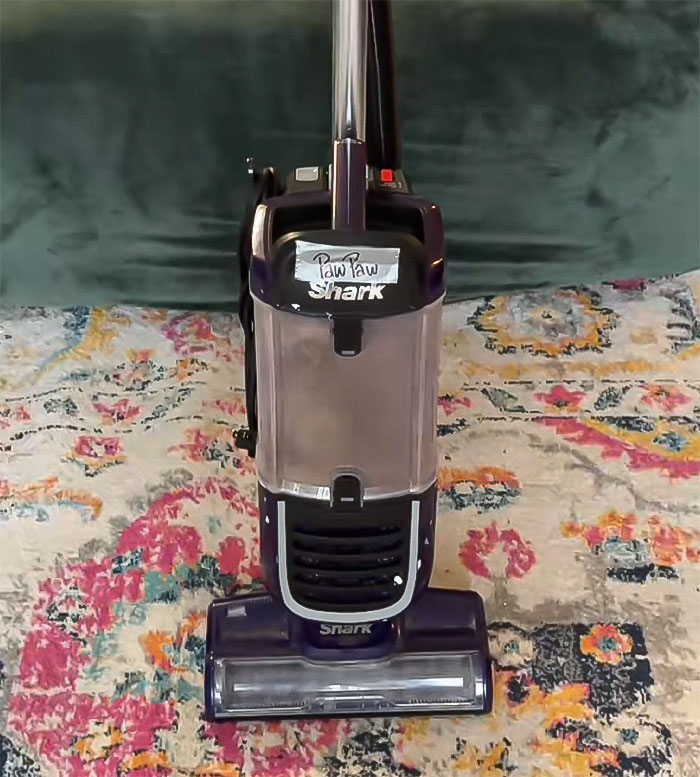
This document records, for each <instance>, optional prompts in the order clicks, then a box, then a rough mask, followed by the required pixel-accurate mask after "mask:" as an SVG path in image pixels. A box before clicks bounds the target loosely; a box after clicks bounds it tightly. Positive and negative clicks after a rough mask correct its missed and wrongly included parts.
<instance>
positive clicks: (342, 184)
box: [331, 0, 368, 231]
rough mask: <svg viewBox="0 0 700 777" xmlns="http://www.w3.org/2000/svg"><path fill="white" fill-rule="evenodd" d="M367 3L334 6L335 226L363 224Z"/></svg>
mask: <svg viewBox="0 0 700 777" xmlns="http://www.w3.org/2000/svg"><path fill="white" fill-rule="evenodd" d="M367 2H368V0H336V2H335V3H334V5H333V140H334V142H333V182H332V189H331V201H332V221H333V229H343V230H347V229H352V230H356V231H358V230H359V231H362V230H364V229H365V200H366V189H367V149H366V146H365V115H366V104H367V16H368V8H367Z"/></svg>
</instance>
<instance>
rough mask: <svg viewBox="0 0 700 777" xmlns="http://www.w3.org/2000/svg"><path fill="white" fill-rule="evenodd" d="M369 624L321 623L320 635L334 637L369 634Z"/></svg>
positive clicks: (370, 628)
mask: <svg viewBox="0 0 700 777" xmlns="http://www.w3.org/2000/svg"><path fill="white" fill-rule="evenodd" d="M371 633H372V624H371V623H356V624H354V625H352V624H349V623H322V624H321V634H325V635H331V634H332V635H335V634H371Z"/></svg>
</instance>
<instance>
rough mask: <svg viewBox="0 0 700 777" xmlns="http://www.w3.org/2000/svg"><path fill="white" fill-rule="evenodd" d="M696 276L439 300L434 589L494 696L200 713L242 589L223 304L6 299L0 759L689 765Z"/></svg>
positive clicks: (582, 771)
mask: <svg viewBox="0 0 700 777" xmlns="http://www.w3.org/2000/svg"><path fill="white" fill-rule="evenodd" d="M699 299H700V274H695V275H690V276H685V277H680V278H666V279H660V280H657V281H632V282H629V281H628V282H624V283H617V284H607V285H602V286H599V287H596V288H588V287H576V288H568V289H559V290H552V291H536V292H529V293H524V294H519V295H513V296H510V297H495V298H489V299H484V300H477V301H474V302H470V303H460V304H458V305H453V306H450V307H449V308H447V309H446V312H445V327H444V347H443V359H442V376H441V396H440V408H439V434H440V450H441V470H440V480H439V491H440V496H439V499H440V515H439V521H438V548H437V557H436V564H435V572H434V578H433V581H434V583H435V584H436V585H440V586H448V587H457V588H467V587H470V588H475V589H476V590H478V591H479V592H480V593H481V594H482V595H483V596H484V598H485V600H486V607H487V613H488V616H489V620H490V641H491V649H492V652H493V656H494V659H495V663H496V692H495V708H494V712H493V714H492V715H490V716H487V717H483V718H409V719H403V720H399V719H397V720H368V721H353V722H349V721H309V722H304V723H284V724H266V725H263V724H253V725H240V726H234V725H230V724H218V725H210V724H207V723H204V722H203V721H202V720H201V717H200V716H201V711H202V666H203V660H204V648H205V643H204V625H205V622H204V618H205V611H206V606H207V604H208V602H209V601H210V600H211V599H212V597H215V596H220V595H222V594H225V593H226V592H228V591H232V590H234V589H236V588H241V587H242V588H249V587H251V586H253V587H254V586H257V585H259V581H260V574H261V573H260V567H259V559H258V548H257V506H256V481H255V468H254V464H253V462H251V461H250V460H249V459H247V458H246V457H245V455H243V454H242V453H241V452H240V451H238V450H237V449H236V448H235V447H234V446H233V440H232V433H233V430H234V429H235V428H237V427H238V426H239V425H241V424H243V423H244V420H245V410H244V394H243V391H242V388H243V368H242V355H243V352H242V340H241V337H240V333H239V329H238V326H237V323H236V319H235V317H234V316H233V315H228V314H223V313H218V314H217V313H207V314H198V313H181V312H170V311H158V310H143V309H129V308H124V309H116V308H113V309H86V308H74V309H71V310H68V311H57V310H48V309H18V310H6V311H4V312H2V314H0V775H2V777H56V776H58V777H267V776H268V775H269V777H346V776H347V777H366V776H367V777H368V776H369V775H372V776H373V777H441V776H443V775H463V776H464V777H508V776H509V775H513V777H521V776H522V777H555V776H558V775H570V776H571V777H656V776H657V775H658V776H661V777H696V775H697V774H700V703H699V702H698V698H700V695H699V694H700V624H699V623H698V617H697V613H698V612H699V611H700V607H699V605H700V498H699V495H700V313H699V311H698V308H699Z"/></svg>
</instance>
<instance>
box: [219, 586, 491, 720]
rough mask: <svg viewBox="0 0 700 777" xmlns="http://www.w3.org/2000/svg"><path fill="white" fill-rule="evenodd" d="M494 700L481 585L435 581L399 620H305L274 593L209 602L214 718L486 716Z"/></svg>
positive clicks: (397, 618) (398, 617) (396, 618)
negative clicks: (450, 587)
mask: <svg viewBox="0 0 700 777" xmlns="http://www.w3.org/2000/svg"><path fill="white" fill-rule="evenodd" d="M492 698H493V679H492V670H491V662H490V660H489V655H488V640H487V631H486V622H485V617H484V606H483V602H482V600H481V598H480V597H479V595H478V594H476V593H474V592H473V591H447V590H441V589H428V590H427V591H426V592H425V593H424V594H423V595H422V596H421V597H420V598H419V599H418V601H416V602H415V603H414V604H413V605H412V606H411V607H410V608H409V609H408V610H406V611H404V612H403V613H401V614H400V615H398V616H396V617H395V618H393V619H391V620H383V621H375V622H373V623H364V624H358V623H353V624H338V623H332V624H331V623H321V622H318V621H308V620H303V619H300V618H298V617H297V616H295V615H293V614H291V613H290V612H289V611H288V610H287V609H286V608H285V607H284V606H283V605H282V604H280V603H279V602H278V601H277V600H275V599H273V598H272V597H271V596H268V595H265V594H263V595H260V594H250V595H242V596H236V597H233V598H231V599H222V600H218V601H216V602H213V603H212V604H211V606H210V608H209V613H208V623H207V656H206V667H205V716H206V718H207V719H208V720H211V721H220V720H226V719H236V720H261V719H264V718H273V719H279V718H302V717H344V718H345V717H358V716H359V717H375V716H380V715H390V716H398V715H418V714H424V715H464V714H470V713H471V714H483V713H488V712H490V711H491V705H492Z"/></svg>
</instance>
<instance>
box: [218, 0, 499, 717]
mask: <svg viewBox="0 0 700 777" xmlns="http://www.w3.org/2000/svg"><path fill="white" fill-rule="evenodd" d="M333 13H334V25H333V26H334V31H333V52H334V132H335V140H334V143H333V157H332V164H331V165H330V166H329V167H326V166H322V165H317V166H311V167H300V168H297V169H296V170H295V171H294V173H293V174H292V175H290V176H289V178H288V180H287V181H286V183H285V185H282V183H281V182H280V181H279V180H278V179H277V177H276V175H275V173H274V171H273V170H272V169H270V168H267V169H265V170H262V171H259V172H258V171H256V170H254V169H251V170H250V171H249V172H250V174H251V177H252V180H253V183H254V185H255V187H256V200H255V206H254V208H253V209H252V210H251V214H250V218H249V219H248V220H247V222H246V226H245V227H244V229H243V231H242V234H241V243H240V251H239V257H240V271H241V297H240V319H241V323H242V325H243V329H244V332H245V336H246V343H245V366H246V402H247V412H248V428H247V429H242V430H239V431H238V432H237V434H236V442H237V444H238V445H239V447H242V448H245V449H246V450H247V451H248V453H249V454H250V455H251V456H252V455H254V456H256V460H257V473H258V481H259V503H260V545H261V558H262V564H263V569H264V575H265V584H266V588H267V593H249V594H238V595H234V596H233V597H231V598H227V599H222V600H218V601H215V602H213V603H212V604H211V606H210V609H209V614H208V626H207V655H206V670H205V686H206V687H205V699H206V711H205V715H206V717H207V718H208V719H209V720H215V721H218V720H225V719H262V718H285V717H291V718H299V717H306V716H312V717H320V716H342V717H346V716H363V717H369V716H376V715H413V714H419V713H424V714H450V715H462V714H465V713H486V712H489V711H490V709H491V702H492V675H491V665H490V660H489V655H488V644H487V632H486V624H485V618H484V607H483V603H482V600H481V599H480V597H479V596H478V594H476V593H475V592H473V591H452V590H441V589H432V588H429V587H428V581H429V578H430V574H431V569H432V564H433V554H434V544H435V518H436V497H437V486H436V480H437V450H436V408H437V379H438V359H439V351H440V323H441V312H442V301H443V296H444V292H445V267H444V261H443V243H444V235H443V226H442V220H441V216H440V211H439V210H438V208H437V206H436V205H434V204H433V203H431V202H428V201H426V200H424V199H421V198H419V197H417V196H415V195H413V194H412V193H411V190H410V187H409V184H408V182H407V180H406V178H405V176H404V175H403V173H402V171H401V162H400V148H399V140H398V133H397V127H396V125H397V122H396V105H395V98H394V74H393V51H392V32H391V15H390V7H389V4H388V0H335V3H334V10H333Z"/></svg>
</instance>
